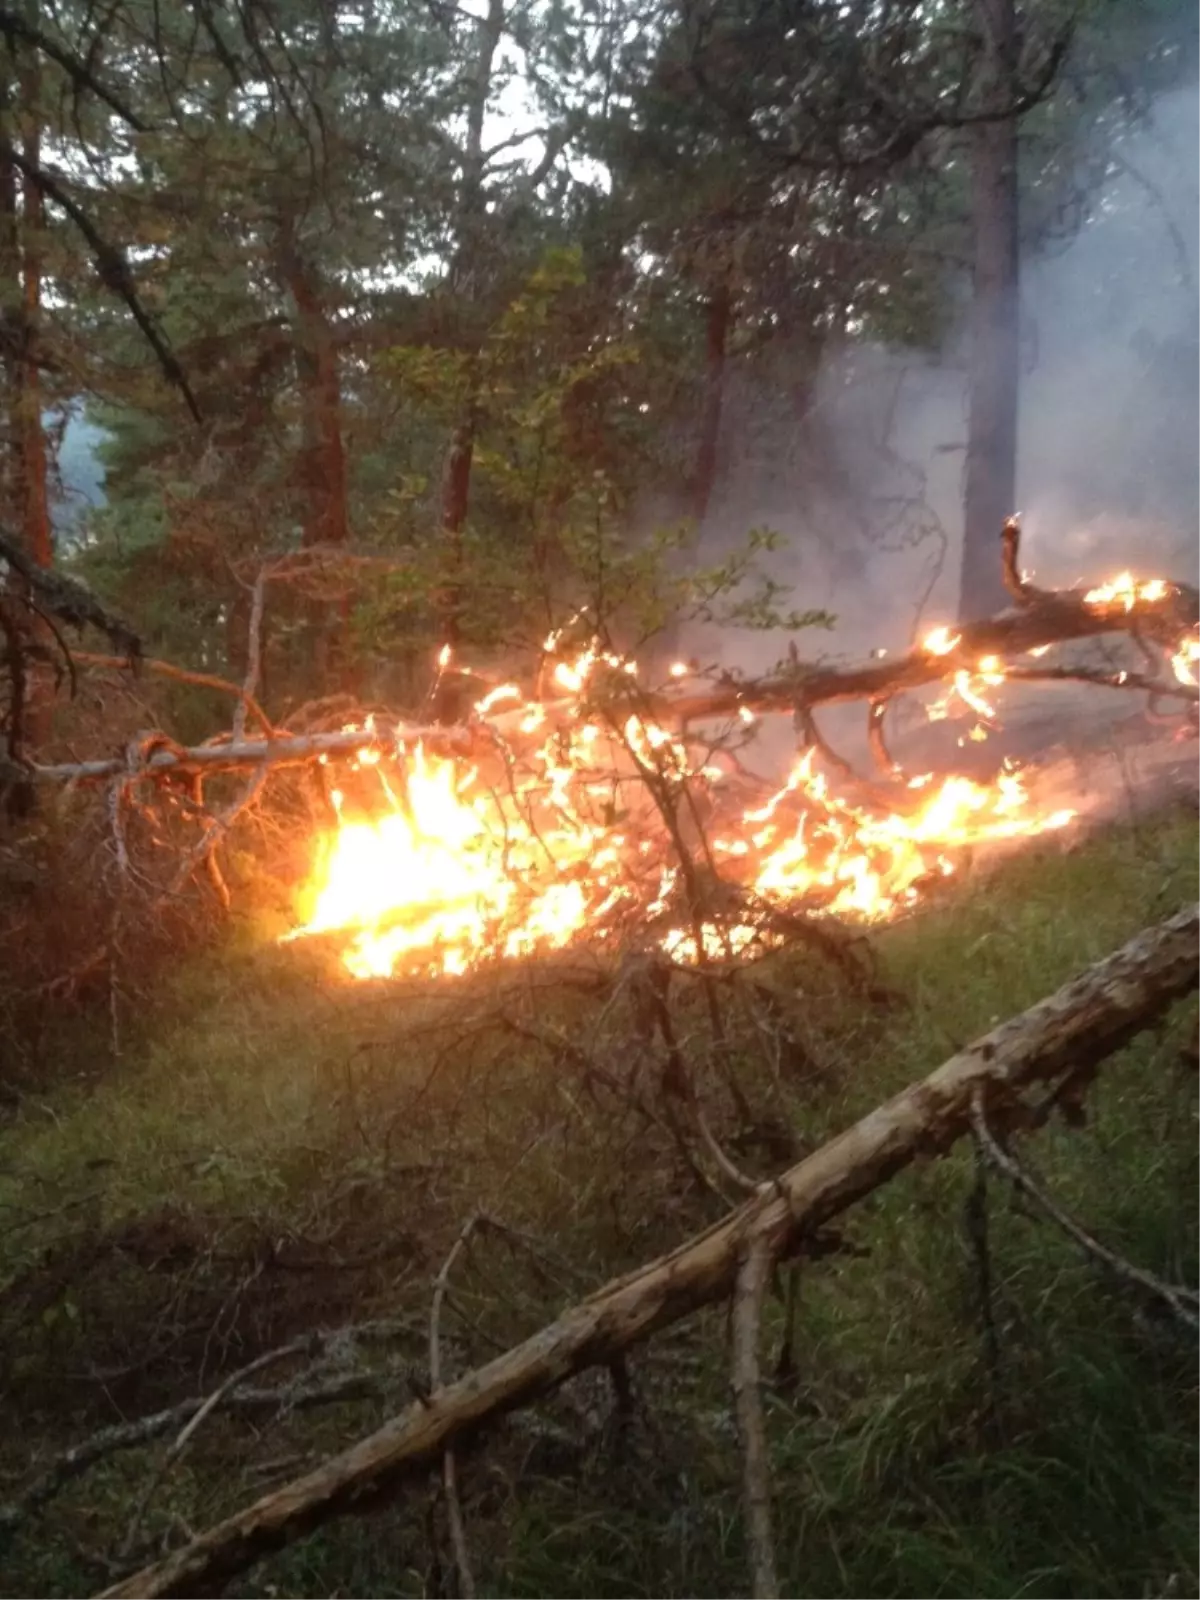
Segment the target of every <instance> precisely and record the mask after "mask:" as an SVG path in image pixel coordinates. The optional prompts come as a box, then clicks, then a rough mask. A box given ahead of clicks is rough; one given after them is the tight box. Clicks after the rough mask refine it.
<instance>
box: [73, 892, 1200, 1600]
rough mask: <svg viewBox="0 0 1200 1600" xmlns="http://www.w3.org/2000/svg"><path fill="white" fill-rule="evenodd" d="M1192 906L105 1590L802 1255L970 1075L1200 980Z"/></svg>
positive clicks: (331, 1496) (514, 1405)
mask: <svg viewBox="0 0 1200 1600" xmlns="http://www.w3.org/2000/svg"><path fill="white" fill-rule="evenodd" d="M1198 959H1200V905H1192V906H1189V907H1187V908H1186V909H1185V910H1183V911H1180V912H1179V913H1178V914H1177V915H1175V916H1173V917H1171V918H1170V919H1169V920H1168V921H1166V922H1163V923H1160V924H1158V925H1157V926H1156V927H1153V928H1149V929H1147V930H1145V931H1144V932H1142V933H1140V934H1138V935H1137V936H1136V937H1135V938H1133V939H1131V940H1130V941H1129V942H1128V943H1127V944H1125V945H1124V946H1122V948H1121V949H1119V950H1118V951H1116V952H1115V953H1114V954H1113V955H1110V956H1108V957H1107V958H1106V959H1105V960H1103V961H1099V962H1097V963H1095V965H1094V966H1092V967H1089V968H1088V969H1087V970H1086V971H1085V972H1083V973H1082V974H1081V975H1080V976H1079V977H1077V978H1075V979H1073V980H1072V981H1071V982H1069V983H1067V984H1064V985H1063V987H1062V988H1060V989H1058V990H1057V991H1056V992H1055V993H1054V994H1052V995H1050V996H1049V997H1048V998H1047V999H1044V1000H1042V1001H1040V1002H1039V1003H1038V1004H1037V1005H1034V1006H1031V1007H1030V1008H1029V1010H1027V1011H1023V1012H1021V1013H1020V1014H1019V1015H1017V1016H1015V1017H1012V1018H1010V1019H1009V1021H1007V1022H1005V1023H1002V1024H1001V1025H1000V1026H999V1027H998V1028H994V1029H993V1030H992V1031H991V1032H990V1033H987V1034H985V1035H984V1036H983V1037H982V1038H981V1039H978V1040H976V1042H975V1043H974V1044H972V1045H970V1046H968V1048H967V1049H965V1050H963V1051H960V1052H959V1053H958V1054H957V1055H955V1056H953V1057H951V1059H950V1060H949V1061H947V1062H946V1063H945V1064H944V1065H943V1066H941V1067H939V1068H938V1069H937V1071H936V1072H934V1073H932V1074H931V1075H930V1076H929V1077H927V1078H925V1079H923V1080H921V1081H919V1082H917V1083H914V1084H911V1085H910V1086H909V1087H908V1088H907V1089H904V1090H902V1091H901V1092H900V1093H899V1094H898V1095H896V1096H894V1097H893V1098H892V1099H891V1100H889V1101H887V1102H886V1103H885V1104H883V1105H881V1106H878V1107H877V1108H876V1109H875V1110H874V1111H872V1112H870V1113H869V1114H868V1115H867V1116H865V1117H863V1118H862V1119H861V1120H860V1121H858V1122H856V1123H855V1124H854V1125H853V1126H852V1127H850V1128H848V1129H847V1130H846V1131H845V1132H844V1133H842V1134H840V1135H839V1136H838V1137H837V1138H835V1139H832V1140H830V1141H829V1143H827V1144H825V1145H823V1146H822V1147H821V1148H820V1149H819V1150H817V1151H816V1152H815V1153H814V1154H813V1155H811V1156H809V1157H808V1158H807V1159H806V1160H804V1161H802V1162H800V1163H799V1165H797V1166H795V1167H793V1168H791V1170H790V1171H788V1172H786V1173H784V1174H783V1175H782V1176H781V1177H780V1178H778V1179H776V1180H775V1181H774V1182H773V1183H769V1184H764V1185H763V1186H762V1187H761V1189H760V1190H759V1192H758V1194H757V1195H755V1196H754V1197H753V1198H752V1199H749V1200H747V1201H746V1202H745V1204H743V1205H741V1206H739V1207H738V1208H737V1209H736V1210H735V1211H732V1212H730V1213H729V1214H728V1215H727V1216H726V1217H725V1218H724V1219H723V1220H722V1221H721V1222H718V1223H716V1224H714V1226H712V1227H711V1228H709V1229H708V1230H707V1231H706V1232H704V1233H702V1234H699V1235H697V1236H695V1237H693V1238H692V1239H690V1240H688V1241H687V1242H685V1243H684V1244H682V1245H680V1246H679V1247H678V1248H677V1249H675V1250H673V1251H672V1252H671V1253H670V1254H668V1255H666V1256H663V1257H660V1258H659V1259H658V1260H657V1261H653V1262H651V1263H650V1264H649V1265H647V1266H644V1267H642V1268H641V1269H639V1270H638V1271H636V1272H633V1273H630V1274H629V1275H628V1276H626V1277H624V1278H620V1279H618V1280H616V1281H614V1282H613V1283H610V1284H608V1285H606V1286H605V1287H604V1288H603V1289H601V1290H600V1291H599V1292H598V1293H596V1294H594V1295H592V1296H591V1297H590V1299H587V1300H585V1301H583V1302H582V1303H580V1304H578V1305H575V1306H573V1307H572V1308H571V1309H570V1310H568V1311H566V1312H565V1313H564V1314H563V1315H562V1316H561V1317H559V1318H558V1320H557V1321H555V1322H553V1323H551V1324H549V1325H548V1326H547V1327H544V1328H542V1329H541V1330H540V1331H539V1332H537V1333H535V1334H534V1335H533V1336H532V1337H531V1338H529V1339H527V1340H525V1342H524V1343H523V1344H520V1345H518V1346H516V1347H515V1348H514V1349H512V1350H509V1351H507V1352H506V1353H505V1354H504V1355H501V1356H499V1357H497V1358H496V1359H495V1360H493V1361H490V1362H488V1364H487V1365H486V1366H483V1367H479V1368H477V1369H476V1370H475V1371H473V1372H470V1373H468V1374H467V1375H466V1376H465V1377H463V1378H460V1379H459V1380H457V1381H456V1382H454V1383H452V1384H448V1385H446V1386H445V1387H443V1388H439V1389H437V1390H436V1391H435V1392H434V1393H433V1394H431V1395H430V1396H429V1397H428V1399H426V1400H422V1401H419V1402H417V1403H416V1404H414V1405H412V1406H410V1407H409V1408H408V1409H407V1410H405V1411H404V1412H402V1413H401V1414H400V1415H399V1416H396V1417H394V1418H392V1419H391V1420H390V1421H388V1422H386V1423H385V1424H384V1425H383V1427H381V1428H379V1429H377V1430H376V1432H374V1433H373V1434H370V1435H369V1436H368V1437H366V1438H364V1439H360V1440H359V1441H358V1442H357V1443H356V1444H354V1445H352V1446H350V1448H349V1449H347V1450H345V1451H343V1452H342V1453H341V1454H340V1455H337V1456H334V1457H332V1458H331V1459H330V1460H328V1461H326V1462H324V1463H323V1464H322V1465H321V1466H320V1467H318V1468H317V1469H316V1470H315V1471H313V1472H310V1473H308V1474H307V1475H306V1476H304V1477H302V1478H297V1479H296V1480H294V1481H293V1482H292V1483H289V1484H287V1485H285V1487H284V1488H282V1489H279V1490H277V1491H275V1492H274V1493H272V1494H268V1495H265V1496H264V1497H263V1498H261V1499H260V1500H257V1501H256V1502H255V1503H254V1504H253V1505H251V1506H248V1507H246V1508H245V1509H244V1510H242V1511H239V1512H237V1513H235V1514H234V1515H233V1516H231V1517H228V1518H226V1519H225V1520H224V1521H223V1522H220V1523H218V1524H217V1525H216V1526H215V1527H213V1528H210V1529H209V1530H208V1531H207V1532H206V1533H204V1534H201V1535H200V1536H199V1537H198V1538H196V1539H193V1540H191V1541H190V1542H189V1543H188V1544H186V1545H184V1546H183V1547H182V1548H181V1549H179V1550H177V1551H175V1552H174V1553H173V1554H171V1555H169V1556H167V1557H165V1558H164V1559H163V1560H161V1561H158V1562H155V1563H154V1564H153V1565H151V1566H148V1567H145V1568H143V1569H142V1570H141V1571H139V1572H136V1573H134V1574H133V1576H131V1577H129V1578H127V1579H125V1580H124V1581H122V1582H121V1583H118V1584H116V1585H114V1586H113V1587H111V1588H109V1589H106V1590H105V1591H104V1596H105V1597H117V1596H156V1595H197V1594H211V1593H213V1592H214V1591H217V1590H219V1589H220V1587H222V1586H223V1585H224V1584H225V1583H227V1582H228V1580H229V1579H231V1578H233V1577H234V1576H236V1574H238V1573H239V1572H243V1571H245V1569H246V1568H247V1567H249V1566H250V1565H251V1564H252V1563H253V1562H255V1561H258V1560H259V1559H260V1558H262V1557H263V1556H266V1555H269V1554H270V1553H271V1552H272V1551H274V1550H278V1549H281V1548H282V1547H283V1546H285V1545H287V1544H289V1543H291V1542H292V1541H293V1540H294V1539H297V1538H299V1537H301V1536H302V1535H303V1534H305V1533H308V1532H310V1531H311V1530H312V1529H313V1528H315V1527H318V1526H320V1525H321V1524H322V1523H324V1522H327V1521H329V1520H330V1519H331V1518H333V1517H337V1516H341V1515H345V1514H347V1513H349V1512H353V1511H358V1510H365V1509H366V1508H367V1507H368V1506H369V1505H370V1504H371V1503H372V1502H373V1501H378V1500H379V1499H380V1498H382V1497H384V1496H386V1495H387V1494H389V1493H392V1492H393V1491H394V1490H395V1489H397V1488H398V1487H399V1486H400V1485H401V1484H402V1483H403V1482H404V1481H405V1480H407V1479H410V1478H413V1477H420V1478H423V1477H424V1476H425V1474H426V1473H427V1472H428V1470H429V1468H430V1467H432V1466H435V1465H436V1464H437V1463H438V1462H440V1461H441V1459H442V1457H443V1454H444V1452H445V1451H446V1450H447V1449H448V1448H450V1447H452V1446H453V1445H454V1444H456V1443H457V1442H459V1441H461V1440H463V1439H464V1438H465V1437H467V1436H468V1435H471V1434H477V1433H478V1432H479V1431H480V1430H481V1429H482V1428H485V1427H486V1426H487V1425H488V1424H489V1423H493V1422H495V1421H497V1420H498V1419H499V1418H501V1417H503V1416H505V1415H506V1414H507V1413H509V1412H511V1411H514V1410H517V1409H518V1408H520V1407H522V1406H525V1405H528V1404H530V1403H531V1402H532V1401H535V1400H537V1399H539V1398H540V1397H542V1396H543V1395H545V1394H547V1393H549V1392H551V1391H552V1390H554V1389H556V1388H557V1387H558V1386H559V1385H560V1384H562V1383H563V1382H565V1381H566V1379H567V1378H569V1377H571V1376H572V1375H573V1374H574V1373H576V1372H579V1371H581V1370H583V1369H584V1368H586V1367H591V1366H597V1365H604V1364H608V1363H611V1362H612V1361H613V1360H614V1359H616V1358H617V1357H619V1356H620V1355H621V1354H622V1353H623V1352H624V1351H626V1350H628V1349H630V1348H631V1347H633V1346H635V1345H637V1344H639V1343H641V1342H642V1341H644V1340H645V1339H647V1338H649V1336H650V1335H651V1334H653V1333H654V1332H656V1331H657V1330H658V1329H660V1328H664V1327H668V1326H670V1325H671V1324H673V1323H676V1322H678V1321H680V1320H681V1319H682V1318H684V1317H686V1316H688V1315H690V1314H691V1313H692V1312H694V1311H696V1310H698V1309H699V1308H700V1307H702V1306H705V1305H710V1304H712V1303H713V1302H715V1301H719V1300H727V1299H728V1298H729V1297H730V1295H731V1294H732V1293H733V1290H734V1287H735V1283H736V1278H737V1273H738V1268H739V1264H740V1263H741V1262H742V1261H744V1260H745V1259H746V1255H747V1252H748V1251H750V1250H752V1249H754V1248H756V1247H758V1248H761V1249H762V1250H763V1251H765V1252H766V1253H767V1254H768V1255H771V1256H775V1257H779V1256H786V1255H788V1254H795V1253H797V1252H798V1251H801V1250H802V1249H803V1248H804V1242H805V1239H806V1238H807V1237H809V1236H811V1234H812V1232H813V1230H814V1229H815V1228H817V1227H819V1226H820V1225H821V1224H822V1223H825V1222H828V1221H829V1220H830V1219H832V1218H833V1217H834V1216H836V1215H838V1214H839V1213H840V1212H842V1211H845V1210H846V1209H847V1208H848V1207H850V1206H852V1205H853V1204H855V1203H856V1202H857V1201H859V1200H861V1199H863V1198H864V1197H865V1196H866V1195H868V1194H870V1193H872V1192H873V1191H874V1190H876V1189H878V1188H879V1187H880V1186H881V1185H882V1184H884V1183H886V1182H887V1181H888V1180H889V1179H890V1178H892V1177H893V1176H895V1174H896V1173H898V1172H900V1171H902V1170H903V1169H904V1168H905V1167H907V1166H909V1165H910V1164H911V1163H912V1162H913V1161H915V1160H917V1159H918V1158H920V1157H924V1156H934V1155H938V1154H941V1153H942V1152H944V1151H945V1150H947V1149H948V1148H949V1147H950V1146H951V1145H952V1144H953V1143H954V1142H955V1141H956V1140H957V1139H958V1138H960V1137H961V1136H962V1135H963V1134H964V1133H965V1132H966V1131H967V1130H968V1129H969V1127H970V1123H971V1108H972V1102H973V1099H974V1096H975V1092H976V1090H977V1088H979V1087H980V1086H981V1085H986V1086H987V1088H988V1089H989V1090H990V1093H991V1098H992V1099H993V1101H994V1102H995V1103H997V1104H999V1105H1000V1106H1001V1107H1002V1106H1003V1103H1004V1100H1005V1098H1006V1097H1009V1098H1011V1097H1012V1096H1014V1095H1015V1094H1016V1093H1017V1092H1018V1091H1019V1090H1021V1089H1022V1088H1024V1087H1026V1086H1028V1085H1030V1084H1032V1083H1034V1082H1037V1081H1039V1080H1047V1079H1053V1078H1055V1077H1056V1076H1058V1075H1059V1074H1061V1073H1062V1072H1063V1071H1064V1070H1066V1069H1070V1070H1071V1071H1072V1072H1079V1071H1081V1070H1094V1069H1095V1067H1096V1066H1097V1065H1098V1064H1099V1062H1100V1061H1102V1060H1103V1059H1104V1058H1105V1056H1107V1055H1109V1054H1110V1053H1111V1052H1112V1051H1114V1050H1116V1049H1118V1048H1119V1047H1120V1046H1121V1045H1123V1044H1125V1043H1126V1042H1127V1041H1128V1040H1129V1039H1130V1038H1132V1037H1133V1036H1134V1035H1135V1034H1137V1033H1139V1032H1140V1031H1141V1030H1142V1029H1143V1028H1145V1027H1146V1026H1147V1025H1148V1024H1150V1023H1151V1022H1153V1021H1154V1020H1155V1019H1156V1018H1157V1017H1158V1016H1159V1015H1161V1014H1162V1013H1163V1012H1164V1011H1165V1010H1166V1009H1167V1007H1168V1006H1170V1005H1171V1004H1172V1003H1173V1002H1174V1001H1176V1000H1179V999H1181V998H1182V997H1183V996H1184V995H1186V994H1188V993H1190V992H1191V991H1192V990H1193V989H1194V988H1195V987H1196V983H1197V962H1198Z"/></svg>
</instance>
